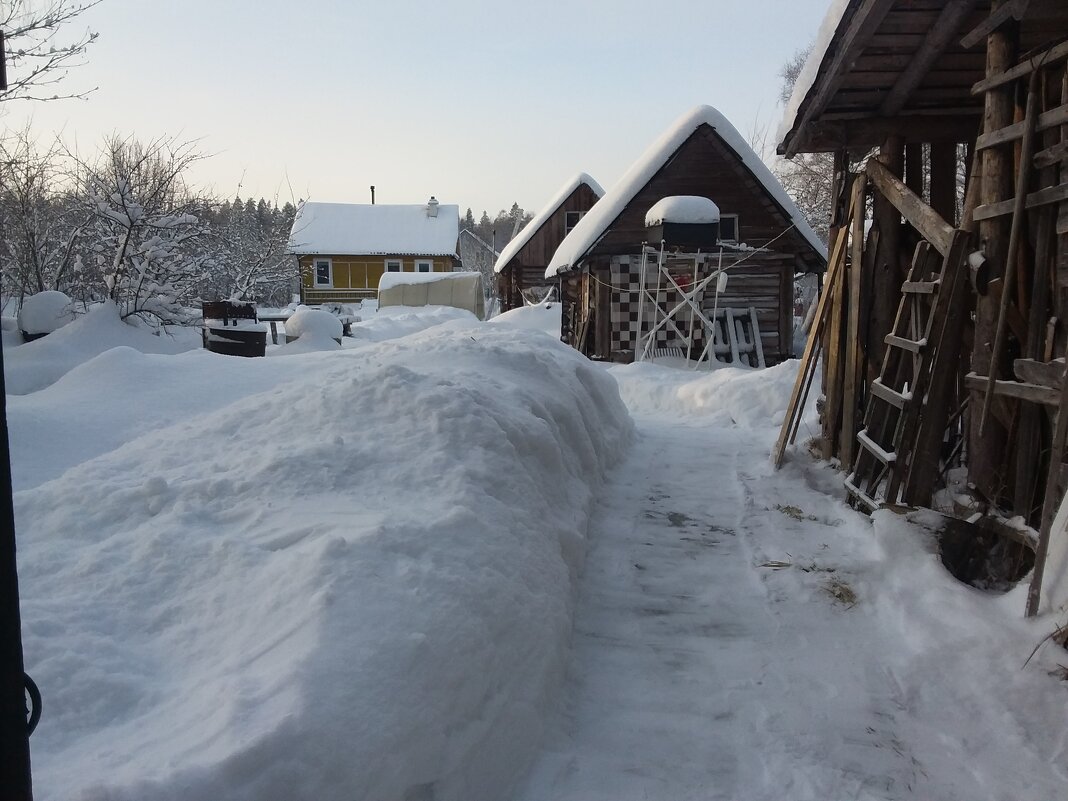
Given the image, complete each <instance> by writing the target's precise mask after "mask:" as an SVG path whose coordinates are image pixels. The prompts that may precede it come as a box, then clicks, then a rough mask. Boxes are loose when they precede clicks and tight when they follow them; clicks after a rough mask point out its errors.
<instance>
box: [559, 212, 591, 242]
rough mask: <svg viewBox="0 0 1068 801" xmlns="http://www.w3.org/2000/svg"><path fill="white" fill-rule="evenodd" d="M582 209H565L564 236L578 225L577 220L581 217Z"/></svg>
mask: <svg viewBox="0 0 1068 801" xmlns="http://www.w3.org/2000/svg"><path fill="white" fill-rule="evenodd" d="M585 214H586V212H584V211H565V212H564V236H567V235H568V234H570V233H571V229H572V228H574V227H575V226H576V225H578V221H579V220H581V219H582V217H583V215H585Z"/></svg>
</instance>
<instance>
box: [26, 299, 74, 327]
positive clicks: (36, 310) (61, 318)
mask: <svg viewBox="0 0 1068 801" xmlns="http://www.w3.org/2000/svg"><path fill="white" fill-rule="evenodd" d="M73 319H74V307H73V304H72V302H71V299H70V298H69V297H67V296H66V295H64V294H63V293H62V292H57V291H56V290H54V289H49V290H46V291H44V292H38V293H37V294H36V295H31V296H30V297H28V298H26V300H24V301H23V302H22V308H21V309H19V315H18V321H19V330H20V331H22V333H24V334H28V335H30V336H33V335H35V334H51V333H52V332H53V331H55V330H56V329H57V328H62V327H63V326H65V325H66V324H67V323H69V322H71V321H72V320H73Z"/></svg>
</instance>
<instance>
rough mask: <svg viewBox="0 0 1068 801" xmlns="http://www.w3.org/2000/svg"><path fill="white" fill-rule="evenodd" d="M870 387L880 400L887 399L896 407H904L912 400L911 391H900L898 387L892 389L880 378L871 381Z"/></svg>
mask: <svg viewBox="0 0 1068 801" xmlns="http://www.w3.org/2000/svg"><path fill="white" fill-rule="evenodd" d="M869 389H870V390H871V394H872V395H874V396H875V397H877V398H879V400H883V401H886V402H887V403H889V404H890V405H891V406H893V407H894V408H895V409H904V408H905V404H906V403H908V402H909V401H910V400H912V393H911V392H898V391H897V390H896V389H890V387H888V386H886V384H884V383H883V382H882V381H880V380H879V379H878V378H876V379H875V380H874V381H872V382H871V384H870V386H869Z"/></svg>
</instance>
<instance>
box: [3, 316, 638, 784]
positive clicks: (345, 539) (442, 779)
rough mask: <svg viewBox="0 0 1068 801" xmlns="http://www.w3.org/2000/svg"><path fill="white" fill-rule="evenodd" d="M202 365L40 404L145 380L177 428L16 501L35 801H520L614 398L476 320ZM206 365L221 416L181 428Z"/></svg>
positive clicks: (617, 446)
mask: <svg viewBox="0 0 1068 801" xmlns="http://www.w3.org/2000/svg"><path fill="white" fill-rule="evenodd" d="M193 356H194V354H185V355H183V356H179V357H171V359H172V360H174V361H176V362H180V363H182V364H183V365H184V369H179V370H178V371H176V372H177V374H176V375H174V376H173V377H171V376H170V375H169V374H168V372H167V371H165V370H159V369H156V368H157V367H158V366H159V359H160V357H146V356H142V355H139V354H136V353H134V352H133V351H130V350H119V351H112V352H111V353H110V354H107V355H106V356H105V357H100V358H101V359H103V361H98V363H97V364H96V365H94V370H93V371H90V370H83V371H78V374H75V372H74V371H72V373H71V374H70V375H68V376H67V377H66V378H65V379H62V380H61V382H59V383H57V384H56V385H54V386H53V387H52V388H51V392H50V396H51V397H50V402H49V405H50V406H51V407H52V413H53V415H56V414H58V412H59V409H58V408H57V407H60V406H63V405H65V404H66V405H67V406H68V408H67V411H68V412H70V413H72V414H73V413H74V412H75V410H76V409H78V408H81V406H80V403H81V401H80V399H79V394H78V393H79V391H80V390H82V389H85V388H86V385H87V384H88V383H92V382H93V381H95V380H97V379H95V378H94V376H95V375H99V374H102V375H101V376H100V378H99V381H100V383H105V384H106V383H108V382H110V381H111V380H116V379H118V380H124V381H125V380H130V378H134V379H135V380H137V379H136V377H137V376H139V375H141V371H142V368H147V369H148V371H149V373H150V375H148V376H145V378H153V377H154V378H158V379H159V380H160V381H162V383H163V384H165V385H166V387H167V388H168V389H169V390H170V392H171V393H172V395H173V399H172V400H171V401H170V402H169V404H170V405H171V406H172V407H173V410H174V411H175V412H176V414H175V417H176V420H177V422H175V423H174V424H173V425H170V426H167V425H163V426H162V427H159V428H156V429H155V430H149V431H147V432H146V433H143V434H140V435H132V438H130V439H128V440H127V441H126V442H125V444H122V445H120V446H118V447H117V448H116V449H115V450H112V451H110V452H106V453H102V454H101V455H99V456H97V457H96V458H95V459H92V460H91V461H88V462H84V463H81V464H77V463H72V464H71V465H70V466H69V468H68V469H67V470H66V471H65V472H63V473H62V474H60V475H58V477H56V478H54V479H52V480H50V481H46V482H45V483H39V484H37V485H36V486H34V487H33V488H31V489H24V490H22V491H20V492H18V493H17V494H16V514H17V519H18V525H19V536H20V546H19V557H20V583H21V590H22V594H23V607H22V615H23V626H24V631H25V649H26V661H27V666H28V669H29V671H30V672H31V673H32V675H33V676H34V677H35V679H36V681H37V682H38V684H39V685H40V686H41V687H42V689H43V691H44V693H45V697H46V699H47V701H46V704H47V705H48V712H47V714H46V716H45V718H44V720H43V721H42V723H41V726H40V728H39V729H38V730H37V732H36V733H35V735H34V743H33V745H34V768H35V774H36V776H35V791H36V796H35V797H37V798H40V799H42V800H43V801H47V800H48V799H67V798H82V799H104V798H107V799H111V800H115V801H117V800H119V799H138V800H139V801H151V800H152V799H178V798H226V799H233V800H234V801H243V800H245V799H248V800H250V801H251V799H274V798H316V799H322V800H323V801H329V799H367V800H368V801H372V800H377V799H403V798H409V799H418V798H431V797H433V798H435V799H440V800H441V801H448V800H449V799H454V800H455V801H460V800H461V799H491V798H506V797H508V795H509V794H510V789H511V788H512V787H513V785H514V784H515V783H516V781H517V780H518V779H519V778H520V776H521V775H522V773H523V771H524V769H525V768H526V767H527V765H528V764H529V759H530V758H531V756H532V755H533V754H534V753H535V752H536V745H537V742H538V739H539V737H540V735H541V733H542V730H543V726H544V721H545V717H546V715H547V714H548V710H550V709H551V708H552V704H551V701H552V699H553V697H554V696H555V694H556V693H557V692H558V689H559V687H560V685H561V682H562V680H563V673H564V668H565V663H566V654H567V642H568V636H569V632H570V626H571V612H572V607H573V598H574V592H575V580H576V578H577V575H578V573H579V571H580V567H581V561H582V556H583V553H584V551H585V544H584V532H585V530H586V521H587V519H588V515H589V511H590V508H591V504H592V499H593V497H594V494H595V492H596V490H597V488H598V485H599V481H600V476H601V475H603V473H604V471H605V470H606V469H607V467H608V466H609V465H610V464H612V463H613V462H615V461H616V460H617V459H618V458H619V457H620V455H621V454H622V452H623V449H624V447H625V446H626V444H627V442H628V440H629V438H630V431H631V425H630V422H629V418H628V417H627V414H626V411H625V409H624V408H623V406H622V404H621V402H620V400H619V398H618V394H617V393H616V390H615V387H614V383H613V381H612V380H611V378H610V377H609V376H607V375H606V374H605V373H604V372H603V371H602V370H601V369H599V368H598V367H596V366H595V365H592V364H591V363H589V362H588V361H587V360H586V359H584V358H583V357H581V356H580V355H579V354H577V353H575V352H574V351H572V350H571V349H569V348H566V347H564V346H563V345H560V344H559V343H552V342H548V341H546V340H545V339H544V338H543V337H540V336H538V335H535V334H530V333H527V332H523V331H517V330H512V329H508V328H507V327H499V326H498V327H492V328H490V327H484V326H482V325H481V324H479V323H477V322H474V321H471V322H463V323H460V324H456V323H454V324H453V327H452V328H451V329H449V330H445V331H443V330H441V329H440V328H438V329H436V330H431V331H426V332H423V333H421V334H416V335H413V336H409V337H406V338H404V339H402V340H395V341H393V342H386V343H380V344H377V345H372V346H368V347H364V348H361V349H359V352H358V353H357V352H353V351H346V350H342V351H339V352H335V353H316V354H307V355H305V356H301V357H299V358H293V359H284V360H275V359H226V357H216V358H210V357H211V356H212V355H211V354H201V355H200V357H199V358H197V359H193V358H192V357H193ZM194 362H196V364H195V365H194ZM194 366H195V367H196V368H198V369H199V370H200V371H202V373H203V375H202V377H201V378H200V379H198V380H197V381H196V384H195V385H196V386H206V385H209V384H213V385H217V386H220V387H225V389H224V392H225V393H229V395H230V400H231V402H230V403H228V404H226V405H223V406H219V407H216V408H215V409H208V410H206V411H205V412H204V413H201V414H194V415H190V414H189V412H190V409H189V402H188V400H187V398H186V397H185V396H186V395H187V391H186V386H185V381H186V379H188V378H189V376H190V375H191V370H192V369H193V368H194ZM86 367H89V365H86ZM287 372H289V375H287V374H286V373H287ZM120 374H125V376H126V378H125V379H122V378H120ZM248 377H251V378H252V382H251V385H250V386H249V387H248V389H247V394H246V396H245V397H239V398H234V395H235V394H236V393H237V392H238V390H237V389H236V388H237V387H241V386H244V385H245V384H246V378H248ZM272 379H273V380H274V381H275V382H276V383H275V385H274V386H271V387H268V388H266V389H265V388H264V384H265V383H267V382H269V381H271V380H272ZM68 380H69V381H71V382H72V383H71V386H70V387H69V388H67V387H64V386H63V384H65V383H66V382H67V381H68ZM157 397H158V396H157ZM26 400H27V401H29V398H27V399H26ZM125 408H128V409H129V410H130V411H133V412H134V413H135V414H136V413H142V414H143V413H145V412H147V411H148V410H139V407H138V406H136V405H135V404H130V405H129V406H128V407H125ZM158 413H159V410H153V411H152V412H151V414H153V415H157V414H158ZM156 419H158V417H157V418H156ZM83 423H84V421H83ZM124 424H125V423H124ZM153 425H154V424H153V423H149V424H148V426H147V427H148V428H152V427H153ZM131 434H132V432H131ZM21 453H22V456H21V457H19V458H17V459H16V464H15V469H16V474H19V475H21V474H24V471H25V470H26V467H27V465H25V464H24V463H21V462H20V461H19V459H20V458H21V459H26V458H29V459H31V460H32V459H33V456H32V455H29V454H27V453H25V451H21ZM520 455H521V458H520ZM72 456H73V454H72ZM78 458H80V457H78ZM53 472H54V471H53Z"/></svg>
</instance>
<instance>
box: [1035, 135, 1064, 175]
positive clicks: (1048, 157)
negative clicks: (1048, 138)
mask: <svg viewBox="0 0 1068 801" xmlns="http://www.w3.org/2000/svg"><path fill="white" fill-rule="evenodd" d="M1062 161H1068V142H1058V143H1057V144H1055V145H1052V146H1051V147H1047V148H1046V149H1045V150H1040V151H1038V152H1037V153H1035V167H1036V169H1039V170H1042V169H1045V168H1046V167H1056V166H1057V165H1058V164H1060V163H1061V162H1062Z"/></svg>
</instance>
